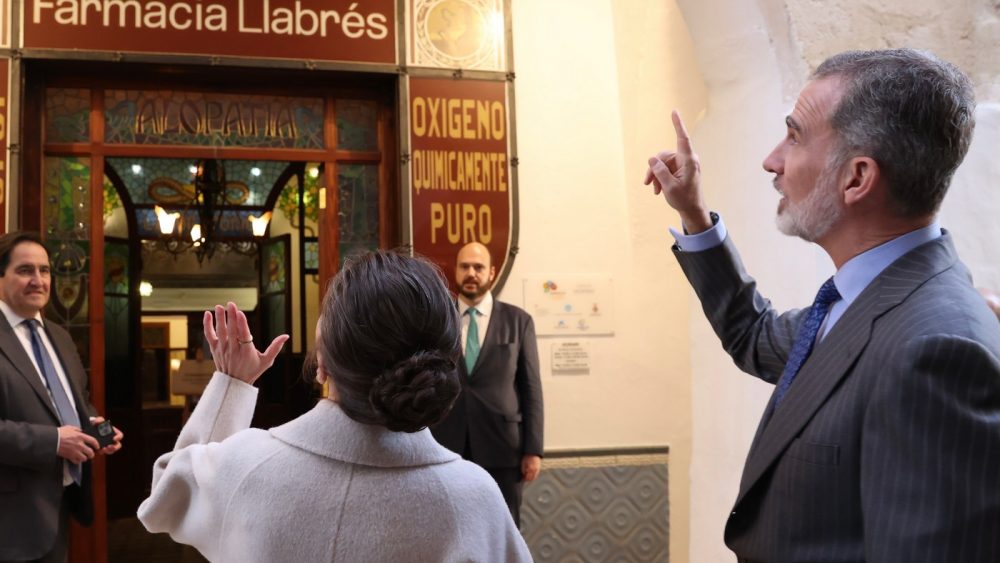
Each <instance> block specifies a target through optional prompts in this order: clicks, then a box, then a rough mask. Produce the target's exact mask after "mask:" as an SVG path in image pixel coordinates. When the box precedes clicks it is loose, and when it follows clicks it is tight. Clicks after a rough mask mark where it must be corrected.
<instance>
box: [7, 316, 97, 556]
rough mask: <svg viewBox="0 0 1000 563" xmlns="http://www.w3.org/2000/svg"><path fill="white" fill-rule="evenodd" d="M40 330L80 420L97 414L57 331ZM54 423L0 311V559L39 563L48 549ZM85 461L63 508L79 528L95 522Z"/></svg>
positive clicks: (53, 520)
mask: <svg viewBox="0 0 1000 563" xmlns="http://www.w3.org/2000/svg"><path fill="white" fill-rule="evenodd" d="M45 329H46V331H47V334H48V337H49V340H50V341H51V342H52V346H53V348H55V350H56V354H57V355H58V356H59V357H58V359H56V358H54V360H57V361H60V362H62V366H63V370H64V371H65V372H66V376H67V377H68V378H69V381H70V387H72V389H73V398H74V400H75V401H76V407H77V412H78V414H79V416H80V420H82V421H86V420H87V418H88V417H90V416H93V415H94V414H95V413H94V411H93V407H92V406H91V405H90V402H89V401H88V394H87V374H86V372H85V371H84V368H83V364H82V363H81V362H80V356H79V355H78V354H77V350H76V346H75V345H74V344H73V340H72V339H71V338H70V336H69V333H67V332H66V331H65V330H64V329H63V328H62V327H60V326H58V325H56V324H55V323H53V322H46V323H45ZM58 427H59V418H58V415H57V414H56V408H55V405H53V404H52V400H51V399H50V398H49V393H48V391H47V390H46V388H45V384H44V383H42V380H41V377H40V376H39V375H38V372H37V371H35V367H34V365H33V364H32V363H31V360H30V358H29V357H28V354H27V353H26V352H25V350H24V347H23V346H21V342H20V341H19V340H18V339H17V335H16V334H14V330H13V329H12V328H11V326H10V324H9V323H8V322H7V318H6V317H5V316H4V315H2V314H0V560H25V559H28V560H30V559H36V558H39V557H41V556H43V555H45V554H46V553H48V551H49V550H50V549H51V547H52V545H53V542H54V541H55V537H56V532H57V530H58V525H59V509H60V505H61V503H62V501H63V490H64V487H63V484H62V482H63V460H62V458H60V457H57V456H56V443H57V439H58V438H57V437H58ZM90 466H91V464H90V463H85V464H83V486H82V487H76V486H71V487H70V488H69V491H67V492H68V493H69V500H70V502H69V508H70V511H71V513H72V514H73V516H74V517H75V518H76V519H77V520H79V521H80V522H81V523H83V524H89V523H90V522H91V521H92V520H93V505H92V500H91V491H90Z"/></svg>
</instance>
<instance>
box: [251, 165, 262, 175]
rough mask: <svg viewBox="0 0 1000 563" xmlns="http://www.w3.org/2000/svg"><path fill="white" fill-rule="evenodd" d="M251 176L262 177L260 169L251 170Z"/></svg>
mask: <svg viewBox="0 0 1000 563" xmlns="http://www.w3.org/2000/svg"><path fill="white" fill-rule="evenodd" d="M250 174H252V175H254V176H260V168H257V167H256V166H254V167H253V168H251V169H250Z"/></svg>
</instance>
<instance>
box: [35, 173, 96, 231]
mask: <svg viewBox="0 0 1000 563" xmlns="http://www.w3.org/2000/svg"><path fill="white" fill-rule="evenodd" d="M44 168H45V169H44V178H45V180H44V182H45V184H44V187H43V190H44V194H45V195H44V198H43V200H44V201H43V208H44V217H45V236H46V238H55V239H86V238H88V237H89V236H90V234H89V228H90V159H89V158H84V157H80V158H78V157H46V158H45V161H44Z"/></svg>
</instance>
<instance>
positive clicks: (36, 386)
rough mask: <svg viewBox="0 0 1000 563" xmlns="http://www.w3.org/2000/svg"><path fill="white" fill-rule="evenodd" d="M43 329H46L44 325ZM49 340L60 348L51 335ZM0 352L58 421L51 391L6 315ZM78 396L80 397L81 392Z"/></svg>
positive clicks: (2, 317)
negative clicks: (43, 381)
mask: <svg viewBox="0 0 1000 563" xmlns="http://www.w3.org/2000/svg"><path fill="white" fill-rule="evenodd" d="M43 330H45V328H44V325H43ZM49 341H51V342H52V346H53V347H56V348H58V344H57V343H56V342H55V340H54V339H52V338H51V337H50V338H49ZM0 354H3V355H5V356H7V359H8V360H10V363H11V365H13V366H14V369H15V370H17V373H18V374H20V375H21V377H23V378H24V379H25V381H27V382H28V385H29V386H30V387H31V389H32V390H34V392H35V395H38V399H39V400H40V401H41V402H42V404H44V405H45V407H46V408H47V409H48V411H49V414H51V415H52V417H53V418H54V419H55V420H56V421H57V422H58V421H59V415H58V414H57V413H56V408H55V405H53V404H52V399H51V398H50V397H49V391H48V390H47V389H46V388H45V385H44V384H43V383H42V378H41V376H40V375H39V374H38V372H37V371H35V367H34V364H32V363H31V359H30V358H29V357H28V353H27V352H26V351H25V350H24V345H23V344H21V340H20V339H19V338H18V337H17V334H15V333H14V327H12V326H11V325H10V323H9V322H7V317H6V315H0ZM71 387H72V386H71ZM77 397H79V394H78V395H77ZM77 407H79V399H77ZM77 410H79V408H78V409H77Z"/></svg>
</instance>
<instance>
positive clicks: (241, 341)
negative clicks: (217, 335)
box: [236, 336, 253, 346]
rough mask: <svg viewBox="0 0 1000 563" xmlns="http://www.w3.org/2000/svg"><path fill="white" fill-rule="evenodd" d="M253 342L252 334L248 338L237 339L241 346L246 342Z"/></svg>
mask: <svg viewBox="0 0 1000 563" xmlns="http://www.w3.org/2000/svg"><path fill="white" fill-rule="evenodd" d="M251 342H253V337H252V336H251V337H250V338H249V339H248V340H241V339H239V338H237V339H236V343H237V344H239V345H240V346H243V345H244V344H250V343H251Z"/></svg>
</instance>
